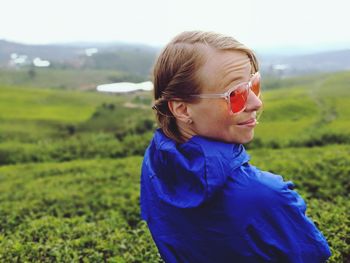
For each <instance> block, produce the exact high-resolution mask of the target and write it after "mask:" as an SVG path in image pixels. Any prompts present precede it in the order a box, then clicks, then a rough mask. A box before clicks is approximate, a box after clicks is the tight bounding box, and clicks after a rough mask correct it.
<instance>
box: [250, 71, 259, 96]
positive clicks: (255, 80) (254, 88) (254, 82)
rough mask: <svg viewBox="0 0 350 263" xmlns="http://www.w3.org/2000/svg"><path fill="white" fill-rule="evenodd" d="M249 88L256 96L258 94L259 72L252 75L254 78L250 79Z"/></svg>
mask: <svg viewBox="0 0 350 263" xmlns="http://www.w3.org/2000/svg"><path fill="white" fill-rule="evenodd" d="M251 89H252V91H253V92H254V94H255V95H256V96H258V97H259V96H260V75H259V74H258V75H256V76H254V78H253V79H252V87H251Z"/></svg>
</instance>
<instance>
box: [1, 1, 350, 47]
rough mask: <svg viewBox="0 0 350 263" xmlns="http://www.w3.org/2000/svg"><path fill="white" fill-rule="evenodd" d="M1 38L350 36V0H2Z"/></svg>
mask: <svg viewBox="0 0 350 263" xmlns="http://www.w3.org/2000/svg"><path fill="white" fill-rule="evenodd" d="M0 10H1V12H0V14H1V15H0V39H7V40H12V41H18V42H24V43H35V44H37V43H40V44H44V43H53V42H75V41H93V42H104V41H122V42H134V43H144V44H149V45H157V46H162V45H164V44H165V43H167V42H168V41H169V40H170V39H171V38H172V37H173V36H175V35H176V34H177V33H179V32H181V31H184V30H197V29H200V30H214V31H217V32H220V33H224V34H229V35H231V36H233V37H235V38H237V39H238V40H240V41H241V42H243V43H245V44H246V45H248V46H251V47H253V48H254V47H255V48H256V47H271V46H280V45H283V46H286V45H288V46H301V45H302V46H309V47H312V46H316V45H321V44H322V45H324V44H337V43H340V44H342V45H344V44H346V43H347V44H349V47H350V29H349V27H350V15H349V14H350V1H348V0H332V1H327V0H324V1H322V0H288V1H284V0H240V1H237V0H231V1H229V0H211V1H206V0H192V1H191V0H139V1H137V0H124V1H121V0H29V1H28V0H2V1H1V4H0Z"/></svg>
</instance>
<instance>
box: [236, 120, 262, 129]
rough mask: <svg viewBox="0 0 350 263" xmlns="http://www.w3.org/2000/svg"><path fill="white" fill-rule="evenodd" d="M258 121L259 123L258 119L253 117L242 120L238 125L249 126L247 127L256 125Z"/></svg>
mask: <svg viewBox="0 0 350 263" xmlns="http://www.w3.org/2000/svg"><path fill="white" fill-rule="evenodd" d="M256 123H257V122H256V119H255V118H252V119H249V120H246V121H243V122H240V123H238V124H237V125H239V126H247V127H255V125H256Z"/></svg>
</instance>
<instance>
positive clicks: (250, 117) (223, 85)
mask: <svg viewBox="0 0 350 263" xmlns="http://www.w3.org/2000/svg"><path fill="white" fill-rule="evenodd" d="M198 74H199V75H198V76H199V79H200V81H201V87H202V93H224V92H225V91H227V90H228V89H230V88H231V87H233V86H235V85H237V84H239V83H241V82H248V81H249V80H250V77H251V64H250V60H249V58H248V56H247V54H245V53H243V52H240V51H217V50H213V49H208V51H207V61H206V63H205V64H204V65H203V67H202V68H201V69H200V70H199V73H198ZM261 106H262V102H261V100H260V99H259V98H258V97H257V96H256V95H255V94H254V93H253V92H252V91H250V92H249V95H248V99H247V103H246V108H245V110H244V111H242V112H240V113H237V114H232V113H231V114H230V111H229V108H228V103H227V101H226V100H225V99H224V98H215V99H199V102H198V103H191V104H188V111H189V114H190V118H191V119H192V120H193V123H192V124H190V129H191V132H190V133H191V134H192V135H201V136H205V137H209V138H213V139H218V140H221V141H225V142H230V143H247V142H249V141H251V140H252V139H253V137H254V128H255V126H256V112H257V110H259V109H260V108H261Z"/></svg>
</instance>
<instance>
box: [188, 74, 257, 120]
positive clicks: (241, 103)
mask: <svg viewBox="0 0 350 263" xmlns="http://www.w3.org/2000/svg"><path fill="white" fill-rule="evenodd" d="M260 82H261V76H260V73H259V72H256V73H254V74H253V75H252V77H251V79H250V80H249V82H242V83H239V84H238V85H235V86H234V87H232V88H230V89H229V90H228V91H226V92H225V93H221V94H220V93H219V94H208V93H204V94H195V95H190V96H191V97H196V98H201V99H217V98H224V99H225V100H226V101H227V104H228V107H229V112H230V113H240V112H242V111H243V110H244V109H245V107H246V103H247V99H248V95H249V91H250V90H252V91H253V92H254V94H255V95H256V96H257V97H260Z"/></svg>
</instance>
